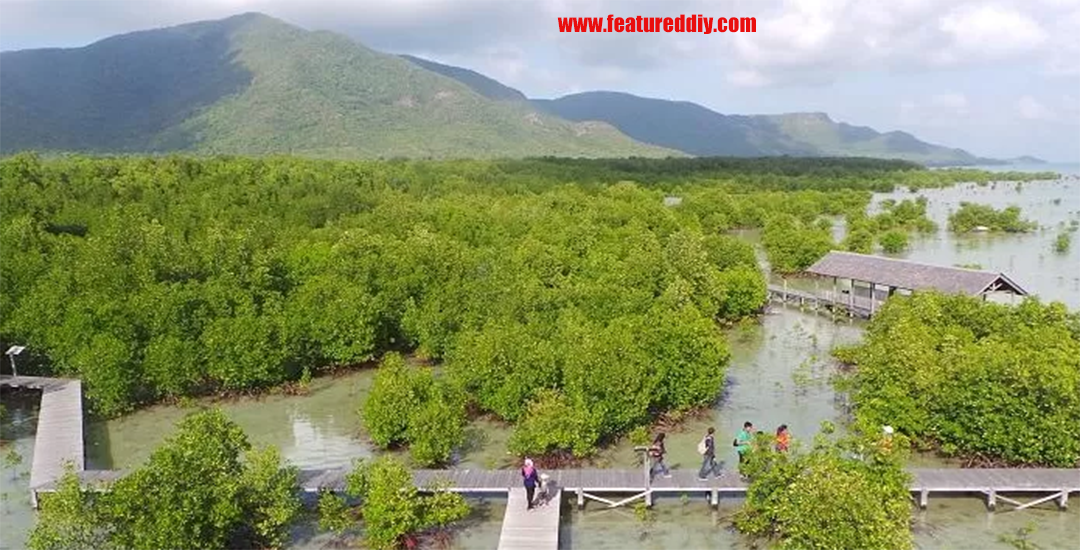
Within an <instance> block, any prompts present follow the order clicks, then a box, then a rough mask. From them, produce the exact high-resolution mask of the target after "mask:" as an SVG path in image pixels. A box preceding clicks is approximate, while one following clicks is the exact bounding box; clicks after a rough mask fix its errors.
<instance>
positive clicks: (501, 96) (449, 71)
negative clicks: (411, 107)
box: [401, 54, 528, 101]
mask: <svg viewBox="0 0 1080 550" xmlns="http://www.w3.org/2000/svg"><path fill="white" fill-rule="evenodd" d="M401 58H402V59H405V60H406V61H409V62H411V63H415V64H416V65H419V66H421V67H423V68H425V69H427V70H429V71H431V72H433V73H439V74H441V75H443V76H445V77H447V78H453V79H454V80H457V81H458V82H461V83H462V84H464V85H466V86H468V87H469V88H471V89H472V91H474V92H476V93H478V94H480V95H482V96H484V97H486V98H488V99H494V100H497V101H527V100H528V98H527V97H525V94H523V93H521V91H520V90H516V89H514V88H511V87H510V86H507V85H505V84H503V83H502V82H499V81H498V80H495V79H494V78H489V77H486V76H484V75H482V74H480V73H478V72H476V71H473V70H471V69H466V68H463V67H454V66H453V65H443V64H442V63H436V62H434V61H428V60H427V59H422V58H419V57H415V56H412V55H404V54H402V56H401Z"/></svg>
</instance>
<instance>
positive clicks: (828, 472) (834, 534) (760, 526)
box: [735, 429, 913, 550]
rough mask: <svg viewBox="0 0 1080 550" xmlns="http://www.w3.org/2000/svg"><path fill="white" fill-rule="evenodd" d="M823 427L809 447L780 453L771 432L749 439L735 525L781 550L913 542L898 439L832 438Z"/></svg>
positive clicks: (900, 546)
mask: <svg viewBox="0 0 1080 550" xmlns="http://www.w3.org/2000/svg"><path fill="white" fill-rule="evenodd" d="M828 432H829V430H827V429H823V433H821V434H819V435H817V436H816V437H815V439H814V442H813V445H812V446H811V448H810V449H807V450H805V451H804V450H801V449H799V448H798V447H797V446H793V447H792V449H791V450H789V451H787V452H784V453H781V452H777V451H776V450H775V449H774V447H773V445H772V438H771V437H768V436H766V437H758V438H755V448H754V450H753V451H752V452H750V453H749V455H748V457H749V458H748V463H747V464H746V465H745V473H746V474H747V475H749V477H750V480H751V482H750V487H749V489H748V491H747V498H746V502H745V504H744V505H743V507H742V509H741V510H739V512H738V513H737V514H736V516H735V525H736V527H737V528H738V529H739V530H740V531H743V532H744V533H747V534H750V535H754V536H758V537H764V538H770V539H775V540H778V541H779V547H780V548H792V549H795V548H798V549H829V548H862V549H867V550H872V549H882V550H886V549H887V550H895V549H903V548H912V547H913V540H912V535H911V528H910V523H911V502H910V496H909V494H908V484H909V479H908V474H907V473H906V472H905V471H904V469H903V460H904V457H905V456H906V452H905V451H906V447H907V443H906V441H905V440H904V438H903V437H897V438H893V439H892V440H885V439H882V438H880V437H878V438H875V437H849V438H844V439H840V440H833V439H831V438H830V437H829V436H828V435H827V433H828ZM760 435H761V434H759V436H760ZM881 437H884V436H881Z"/></svg>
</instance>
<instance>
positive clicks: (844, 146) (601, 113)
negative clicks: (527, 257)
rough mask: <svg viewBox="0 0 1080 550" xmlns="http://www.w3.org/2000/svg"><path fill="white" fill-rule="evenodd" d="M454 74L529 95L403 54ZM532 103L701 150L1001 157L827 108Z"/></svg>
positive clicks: (488, 91)
mask: <svg viewBox="0 0 1080 550" xmlns="http://www.w3.org/2000/svg"><path fill="white" fill-rule="evenodd" d="M403 57H405V58H406V59H408V60H410V61H412V62H414V63H417V64H419V65H420V66H422V67H424V68H426V69H429V70H432V71H435V72H437V73H439V74H442V75H445V76H448V77H450V78H454V79H456V80H458V81H460V82H461V83H462V84H465V85H466V86H469V87H470V88H472V89H473V90H474V91H476V92H477V93H479V94H482V95H484V96H485V97H489V98H492V99H500V100H506V99H510V100H520V99H524V98H525V95H524V94H522V93H521V92H520V91H518V90H516V89H514V88H511V87H509V86H506V85H504V84H502V83H500V82H498V81H496V80H493V79H491V78H488V77H486V76H484V75H481V74H479V73H476V72H475V71H471V70H468V69H462V68H460V67H454V66H451V65H443V64H441V63H436V62H434V61H429V60H424V59H418V58H415V57H411V56H403ZM532 103H533V105H535V106H536V107H537V108H539V109H541V110H543V111H546V112H548V113H550V114H552V115H555V116H558V117H560V118H565V119H567V120H575V121H586V120H596V121H603V122H607V123H609V124H611V125H612V126H615V127H616V128H618V129H619V130H621V131H622V132H623V133H625V134H626V135H628V136H630V137H632V138H634V139H636V140H638V141H641V142H645V143H652V144H654V145H659V146H662V147H669V148H671V149H677V150H679V151H683V152H685V153H688V154H691V155H699V156H714V155H716V156H739V157H757V156H775V155H793V156H867V157H878V158H896V159H903V160H910V161H915V162H921V163H924V164H930V165H943V164H950V165H970V164H997V163H1001V161H996V160H994V159H987V158H981V157H976V156H975V155H972V154H971V153H968V152H967V151H964V150H963V149H952V148H948V147H943V146H940V145H934V144H930V143H925V142H923V141H920V140H919V139H917V138H916V137H915V136H912V135H911V134H908V133H905V132H887V133H880V132H878V131H876V130H874V129H873V128H868V127H865V126H852V125H850V124H847V123H843V122H834V121H833V120H832V119H830V118H829V116H828V115H826V114H824V113H789V114H782V115H724V114H721V113H718V112H716V111H713V110H710V109H708V108H706V107H703V106H701V105H698V104H696V103H691V102H688V101H668V100H664V99H652V98H647V97H638V96H635V95H631V94H627V93H622V92H584V93H578V94H572V95H568V96H564V97H561V98H558V99H534V100H532Z"/></svg>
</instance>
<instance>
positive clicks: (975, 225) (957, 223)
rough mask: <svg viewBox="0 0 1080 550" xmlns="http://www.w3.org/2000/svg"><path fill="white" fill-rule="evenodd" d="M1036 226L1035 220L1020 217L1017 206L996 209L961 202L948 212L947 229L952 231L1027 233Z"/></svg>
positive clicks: (1036, 227)
mask: <svg viewBox="0 0 1080 550" xmlns="http://www.w3.org/2000/svg"><path fill="white" fill-rule="evenodd" d="M1038 228H1039V224H1038V223H1037V222H1033V221H1030V220H1025V219H1023V218H1021V217H1020V207H1019V206H1009V207H1006V208H1005V209H1004V210H997V209H995V208H994V207H992V206H989V205H986V204H976V203H972V202H961V203H960V209H959V210H957V211H956V212H953V213H952V214H949V231H952V232H953V233H968V232H971V231H977V232H982V231H990V232H1002V231H1003V232H1006V233H1027V232H1029V231H1034V230H1036V229H1038Z"/></svg>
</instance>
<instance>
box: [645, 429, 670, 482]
mask: <svg viewBox="0 0 1080 550" xmlns="http://www.w3.org/2000/svg"><path fill="white" fill-rule="evenodd" d="M665 454H667V449H666V448H665V447H664V434H659V435H657V436H656V439H654V440H653V442H652V446H651V447H649V457H650V458H651V459H652V467H650V468H649V477H650V478H651V477H653V475H654V474H655V473H656V472H657V471H659V472H660V475H662V476H664V477H671V471H670V470H668V467H667V465H666V464H664V455H665Z"/></svg>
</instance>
